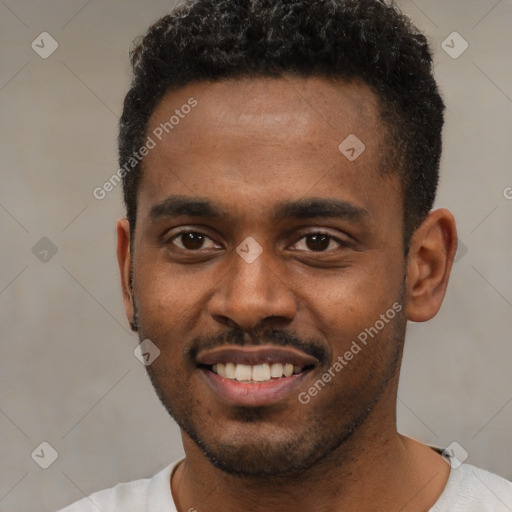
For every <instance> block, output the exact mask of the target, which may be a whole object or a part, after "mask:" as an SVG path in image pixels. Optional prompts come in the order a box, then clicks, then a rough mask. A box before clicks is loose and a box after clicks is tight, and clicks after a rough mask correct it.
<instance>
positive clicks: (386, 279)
mask: <svg viewBox="0 0 512 512" xmlns="http://www.w3.org/2000/svg"><path fill="white" fill-rule="evenodd" d="M363 259H366V260H367V261H366V262H364V261H361V262H360V264H357V265H353V266H351V267H348V268H346V269H341V270H338V271H336V272H333V273H330V274H328V275H327V274H325V275H322V274H317V275H316V276H315V277H311V279H308V280H304V281H303V283H304V285H303V286H302V287H301V289H300V290H299V292H298V293H299V294H300V296H301V299H302V302H303V307H304V310H305V311H306V312H307V314H308V315H311V316H312V318H311V321H312V323H313V324H314V325H316V326H317V327H318V328H319V329H320V330H321V331H322V332H323V333H324V334H325V336H326V338H327V339H328V340H329V341H331V344H332V346H333V349H336V348H337V347H336V345H337V344H338V341H337V340H340V341H341V342H342V345H344V344H345V343H346V342H347V341H348V340H349V339H352V338H354V337H357V335H358V334H359V333H360V332H362V331H364V330H365V329H366V328H369V327H371V326H373V325H374V324H375V323H376V322H377V321H378V320H379V319H380V316H381V315H386V312H387V311H388V310H389V309H390V308H392V307H393V304H394V303H395V302H400V300H401V295H402V281H403V269H402V268H401V267H400V266H399V265H397V264H396V263H395V264H394V266H391V265H390V264H389V263H381V262H377V263H376V262H375V260H376V258H370V256H368V258H362V260H363ZM371 260H373V261H372V262H371ZM365 263H367V264H365ZM306 283H307V285H306ZM379 325H380V324H379ZM343 340H344V342H343Z"/></svg>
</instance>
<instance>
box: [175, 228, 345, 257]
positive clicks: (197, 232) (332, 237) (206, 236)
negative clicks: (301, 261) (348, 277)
mask: <svg viewBox="0 0 512 512" xmlns="http://www.w3.org/2000/svg"><path fill="white" fill-rule="evenodd" d="M188 234H195V235H201V236H203V237H204V238H205V239H208V240H210V241H212V242H214V240H213V239H212V238H210V237H209V236H208V235H206V234H204V233H202V232H200V231H181V232H180V233H176V234H174V235H173V236H172V237H170V238H169V239H168V240H167V241H166V242H165V243H166V244H172V245H174V244H173V242H174V240H176V239H179V238H180V237H182V236H184V235H188ZM315 235H320V236H325V237H327V238H328V239H329V245H330V243H331V241H334V242H336V243H337V244H338V247H337V248H336V249H339V248H340V247H341V248H344V247H348V245H349V244H348V243H347V242H344V241H343V240H340V239H339V238H337V237H335V236H333V235H330V234H329V233H325V232H324V231H313V232H310V233H305V234H303V235H302V236H301V237H300V238H299V239H298V240H297V241H296V242H295V243H294V244H293V245H296V244H297V243H298V242H299V241H301V240H303V239H305V238H307V237H309V236H315ZM214 243H216V242H214ZM178 248H179V249H180V250H182V251H185V252H188V253H190V254H193V253H198V252H201V251H203V252H204V250H203V249H196V250H193V249H186V248H184V247H178ZM336 249H334V250H336ZM331 251H333V249H330V250H325V251H313V250H300V252H309V253H316V254H326V253H329V252H331Z"/></svg>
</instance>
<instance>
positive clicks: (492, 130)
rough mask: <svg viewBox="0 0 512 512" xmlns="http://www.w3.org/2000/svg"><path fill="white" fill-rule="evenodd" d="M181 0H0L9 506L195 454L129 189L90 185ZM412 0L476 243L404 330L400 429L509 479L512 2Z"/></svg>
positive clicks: (4, 434) (0, 361)
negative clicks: (177, 407) (51, 49)
mask: <svg viewBox="0 0 512 512" xmlns="http://www.w3.org/2000/svg"><path fill="white" fill-rule="evenodd" d="M172 5H173V2H169V1H164V0H151V1H144V2H142V1H141V2H134V1H126V0H123V1H122V0H109V1H102V2H100V1H99V0H91V1H87V0H66V1H64V0H60V1H58V0H45V1H44V2H36V1H34V0H17V1H15V0H0V34H1V44H0V59H1V60H0V62H1V66H0V108H1V118H0V119H1V121H0V123H1V124H0V136H1V143H2V151H1V152H0V173H1V177H2V180H1V188H0V230H1V243H0V258H1V265H0V325H1V350H2V352H1V355H2V357H1V358H0V385H1V396H0V432H1V437H0V458H1V468H0V509H1V510H3V511H4V512H9V511H13V512H14V511H20V510H23V511H24V512H35V511H38V512H42V511H52V510H55V509H57V508H59V507H61V506H63V505H64V504H67V503H70V502H72V501H74V500H77V499H79V498H81V497H83V496H84V495H85V494H88V493H90V492H92V491H93V490H98V489H101V488H105V487H108V486H111V485H113V484H115V483H117V482H118V481H126V480H131V479H135V478H140V477H147V476H151V475H152V474H154V473H155V472H157V471H158V470H159V469H160V468H162V467H164V466H165V465H167V464H168V463H169V462H170V461H172V460H173V459H175V458H177V457H179V456H180V455H181V454H182V448H181V441H180V437H179V432H178V429H177V428H176V426H175V425H174V423H173V422H172V420H171V419H170V418H169V417H168V416H167V413H166V412H165V411H164V410H163V408H162V407H161V405H160V403H159V402H158V400H157V398H156V397H155V396H154V394H153V391H152V389H151V386H150V384H149V381H148V379H147V377H146V374H145V370H144V367H143V366H142V365H141V364H140V363H139V361H138V360H137V359H136V358H135V357H134V356H133V349H134V347H135V346H136V344H137V339H136V336H135V335H134V334H132V333H131V332H130V331H129V329H128V326H127V322H126V320H125V317H124V312H123V309H122V303H121V294H120V287H119V279H118V270H117V265H116V260H115V253H114V248H115V245H114V244H115V232H114V222H115V220H116V219H117V218H118V217H119V216H121V215H122V213H123V212H122V206H121V199H120V198H121V195H120V192H121V191H120V187H117V188H116V190H115V191H113V192H112V193H110V194H109V195H108V196H107V197H106V198H105V199H104V200H102V201H99V200H97V199H95V198H94V197H93V195H92V190H93V189H94V187H96V186H101V185H102V184H103V183H104V181H105V180H106V179H108V178H109V177H110V176H111V175H112V173H114V172H115V171H116V169H117V165H116V141H115V139H116V129H117V121H118V116H119V114H120V112H121V102H122V98H123V95H124V93H125V92H126V90H127V86H128V82H129V65H128V59H127V50H128V47H129V44H130V42H131V40H132V39H133V38H134V37H135V36H137V35H139V34H141V33H143V32H144V31H145V29H146V27H147V26H148V25H149V24H150V23H151V22H153V21H155V20H156V19H157V18H159V17H160V16H161V15H163V14H165V13H167V12H168V11H169V10H170V8H171V6H172ZM399 5H400V6H401V7H402V9H403V10H404V11H405V12H406V13H408V14H409V15H410V16H411V17H412V18H413V19H414V21H415V23H416V24H417V25H418V26H419V27H420V28H422V29H423V30H425V31H426V32H427V34H428V36H429V38H430V40H431V42H432V45H433V47H434V49H435V60H436V73H437V77H438V80H439V83H440V86H441V88H442V91H443V95H444V98H445V100H446V102H447V104H448V112H447V125H446V131H445V139H444V140H445V152H444V157H443V162H442V171H443V178H442V183H441V190H440V194H439V200H438V206H446V207H449V208H450V209H451V210H452V211H453V212H454V214H455V216H456V218H457V220H458V227H459V235H460V239H461V241H462V243H463V244H464V246H463V248H464V247H466V248H467V252H465V251H464V250H463V251H462V252H460V253H459V258H460V259H459V260H458V262H457V263H456V265H455V267H454V270H453V275H452V279H451V285H450V288H449V291H448V295H447V298H446V301H445V305H444V307H443V309H442V311H441V313H440V314H439V315H438V316H437V317H436V319H434V320H433V321H431V322H429V323H427V324H412V325H410V328H409V334H408V344H407V350H406V354H405V361H404V368H403V374H402V375H403V376H402V381H401V387H400V393H399V402H398V410H399V428H400V430H401V432H403V433H405V434H408V435H410V436H411V437H414V438H417V439H419V440H422V441H424V442H426V443H431V444H434V445H437V446H440V447H446V446H448V445H449V444H450V443H452V442H453V441H456V442H458V443H459V444H460V445H462V446H463V447H464V448H465V449H466V450H467V452H468V453H469V459H468V462H470V463H473V464H476V465H479V466H481V467H483V468H486V469H489V470H491V471H494V472H497V473H500V474H501V475H503V476H505V477H507V478H512V466H511V463H510V460H511V455H512V447H511V443H510V432H511V426H512V404H511V401H512V385H511V379H510V375H511V366H512V364H511V361H512V343H511V334H510V332H511V331H510V319H511V317H512V271H511V268H510V262H511V259H512V229H511V222H510V221H511V219H512V200H508V199H507V198H506V195H509V197H512V189H507V187H512V173H511V170H510V169H511V163H512V152H511V141H512V123H511V121H510V120H511V118H512V60H511V58H510V52H511V49H512V31H511V30H510V27H511V26H512V1H511V0H501V1H496V0H471V1H469V0H450V1H449V2H447V1H446V0H428V1H427V0H415V1H414V2H413V1H411V0H408V1H407V0H403V1H400V2H399ZM43 31H47V32H49V33H50V34H51V35H52V37H53V38H55V40H56V41H57V42H58V44H59V47H58V49H57V51H56V52H55V53H53V54H52V55H51V56H50V57H49V58H47V59H42V58H41V57H40V56H39V55H38V54H37V53H36V52H35V51H34V50H33V49H32V48H31V42H32V41H33V40H36V42H37V41H40V38H37V36H39V34H40V33H42V32H43ZM454 31H457V32H459V33H460V34H461V35H462V36H463V38H464V39H465V40H466V41H467V42H468V43H469V48H468V49H467V51H466V52H465V53H464V54H462V55H461V56H460V57H458V58H457V59H454V58H452V57H450V56H449V55H448V54H447V53H446V52H445V51H444V50H443V49H442V46H441V44H442V42H443V41H444V40H445V39H446V38H447V37H448V36H449V35H450V34H451V33H452V32H454ZM448 44H450V45H452V46H455V50H457V49H460V48H461V47H460V41H459V42H457V41H454V43H453V44H452V43H451V39H450V38H449V39H448ZM45 48H46V49H47V48H48V45H47V43H45ZM507 190H508V191H509V194H506V191H507ZM43 237H47V238H48V239H49V240H51V243H52V244H53V245H51V244H49V242H48V241H45V240H43V241H42V242H39V241H40V239H41V238H43ZM38 242H39V245H36V244H38ZM34 246H36V249H34V251H33V247H34ZM53 246H55V247H56V248H57V253H56V254H55V255H52V248H53ZM45 250H47V251H48V252H47V253H45V252H44V251H45ZM34 252H35V254H34ZM45 258H46V261H44V260H45ZM41 259H42V260H43V261H41ZM43 441H46V442H48V443H50V444H51V445H52V446H53V447H54V448H55V450H57V452H58V453H59V457H58V458H57V460H56V461H55V462H54V463H53V464H52V465H51V466H50V467H49V468H48V469H46V470H44V469H42V468H40V467H39V465H37V464H36V462H35V461H34V460H33V459H32V458H31V453H32V452H33V451H34V450H35V449H36V448H37V447H38V446H39V444H40V443H41V442H43ZM36 453H39V454H40V455H41V452H40V449H39V451H36ZM48 454H49V452H48V449H47V450H46V452H45V455H44V457H48V456H49V455H48ZM39 460H43V457H42V456H41V457H40V458H39ZM46 460H47V459H46Z"/></svg>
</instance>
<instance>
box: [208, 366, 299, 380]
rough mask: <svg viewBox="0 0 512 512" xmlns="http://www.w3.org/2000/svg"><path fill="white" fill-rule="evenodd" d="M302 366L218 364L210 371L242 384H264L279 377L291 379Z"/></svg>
mask: <svg viewBox="0 0 512 512" xmlns="http://www.w3.org/2000/svg"><path fill="white" fill-rule="evenodd" d="M303 369H304V368H303V367H302V366H294V365H293V364H291V363H287V364H284V365H283V364H281V363H273V364H271V365H269V364H266V363H264V364H256V365H249V364H234V363H226V364H224V363H218V364H214V365H213V366H212V371H213V372H214V373H217V374H218V375H220V376H221V377H225V378H227V379H231V380H237V381H240V382H241V381H244V382H250V381H252V382H265V381H269V380H271V379H280V378H281V377H291V376H292V375H297V374H298V373H300V372H302V370H303Z"/></svg>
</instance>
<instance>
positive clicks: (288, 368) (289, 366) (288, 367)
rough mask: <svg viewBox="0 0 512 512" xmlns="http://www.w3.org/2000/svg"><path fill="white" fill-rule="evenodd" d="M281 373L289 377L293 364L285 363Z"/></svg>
mask: <svg viewBox="0 0 512 512" xmlns="http://www.w3.org/2000/svg"><path fill="white" fill-rule="evenodd" d="M283 373H284V376H285V377H291V376H292V375H293V364H285V365H284V369H283Z"/></svg>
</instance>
